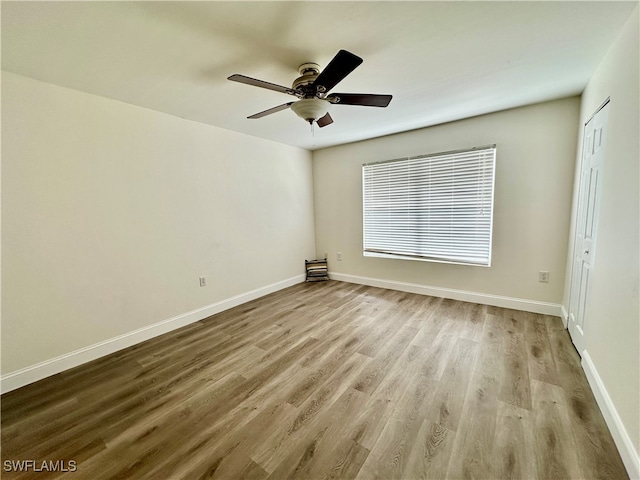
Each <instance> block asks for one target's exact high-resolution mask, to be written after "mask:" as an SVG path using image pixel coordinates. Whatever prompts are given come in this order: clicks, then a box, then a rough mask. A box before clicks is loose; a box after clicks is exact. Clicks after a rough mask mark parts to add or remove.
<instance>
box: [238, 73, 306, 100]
mask: <svg viewBox="0 0 640 480" xmlns="http://www.w3.org/2000/svg"><path fill="white" fill-rule="evenodd" d="M227 80H231V81H232V82H238V83H244V84H246V85H252V86H254V87H260V88H266V89H267V90H274V91H276V92H280V93H286V94H288V95H296V93H302V92H297V91H296V90H293V89H292V88H289V87H283V86H282V85H276V84H275V83H269V82H265V81H264V80H258V79H257V78H251V77H247V76H245V75H239V74H237V73H236V74H234V75H231V76H230V77H229V78H227Z"/></svg>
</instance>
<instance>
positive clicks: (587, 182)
mask: <svg viewBox="0 0 640 480" xmlns="http://www.w3.org/2000/svg"><path fill="white" fill-rule="evenodd" d="M608 115H609V103H606V104H605V105H604V107H602V108H601V109H600V110H599V111H598V112H597V113H596V114H595V115H594V116H593V117H591V120H589V122H587V124H586V125H585V128H584V143H583V148H582V165H581V168H580V185H579V189H580V190H579V192H578V213H577V215H578V216H577V219H576V230H575V237H574V252H573V266H572V273H571V286H570V288H571V290H570V300H569V325H568V328H569V333H570V335H571V339H572V340H573V344H574V345H575V347H576V349H577V350H578V353H579V354H580V356H582V351H583V350H584V332H585V329H586V328H588V326H587V325H585V316H586V307H587V298H588V296H589V281H590V277H591V271H592V269H593V267H594V260H595V254H596V250H595V249H596V237H595V235H596V229H597V227H598V204H599V202H600V191H601V186H602V167H603V164H604V154H605V140H606V133H607V117H608Z"/></svg>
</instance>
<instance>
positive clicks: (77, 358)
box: [0, 275, 305, 393]
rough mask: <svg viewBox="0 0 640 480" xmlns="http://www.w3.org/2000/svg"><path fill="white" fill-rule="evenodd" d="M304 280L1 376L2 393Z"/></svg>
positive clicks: (285, 282) (233, 299) (301, 277)
mask: <svg viewBox="0 0 640 480" xmlns="http://www.w3.org/2000/svg"><path fill="white" fill-rule="evenodd" d="M304 280H305V275H297V276H295V277H291V278H288V279H286V280H282V281H280V282H276V283H273V284H271V285H267V286H265V287H261V288H258V289H255V290H251V291H249V292H245V293H242V294H240V295H236V296H234V297H231V298H228V299H226V300H222V301H219V302H216V303H212V304H211V305H207V306H205V307H202V308H198V309H196V310H192V311H190V312H187V313H183V314H181V315H178V316H175V317H173V318H169V319H167V320H163V321H161V322H158V323H154V324H153V325H149V326H146V327H143V328H139V329H138V330H134V331H132V332H128V333H125V334H123V335H119V336H117V337H114V338H110V339H108V340H105V341H102V342H99V343H96V344H94V345H90V346H88V347H84V348H81V349H79V350H75V351H73V352H70V353H66V354H64V355H60V356H59V357H55V358H52V359H50V360H46V361H44V362H40V363H37V364H35V365H32V366H29V367H26V368H22V369H20V370H17V371H15V372H12V373H9V374H7V375H4V376H2V377H0V393H6V392H10V391H11V390H15V389H17V388H20V387H23V386H25V385H28V384H30V383H33V382H37V381H38V380H42V379H43V378H46V377H50V376H51V375H55V374H57V373H60V372H63V371H65V370H69V369H70V368H74V367H77V366H79V365H82V364H84V363H87V362H90V361H92V360H96V359H98V358H100V357H104V356H105V355H110V354H112V353H115V352H117V351H119V350H122V349H124V348H128V347H131V346H133V345H136V344H138V343H141V342H144V341H146V340H150V339H151V338H154V337H157V336H159V335H163V334H165V333H168V332H171V331H173V330H176V329H178V328H181V327H184V326H185V325H189V324H190V323H194V322H198V321H200V320H202V319H205V318H207V317H210V316H211V315H215V314H216V313H220V312H223V311H225V310H228V309H230V308H233V307H236V306H238V305H242V304H243V303H247V302H249V301H251V300H255V299H256V298H260V297H263V296H265V295H268V294H270V293H273V292H277V291H278V290H282V289H283V288H287V287H290V286H293V285H296V284H298V283H301V282H304Z"/></svg>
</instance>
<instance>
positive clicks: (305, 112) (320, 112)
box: [291, 98, 331, 123]
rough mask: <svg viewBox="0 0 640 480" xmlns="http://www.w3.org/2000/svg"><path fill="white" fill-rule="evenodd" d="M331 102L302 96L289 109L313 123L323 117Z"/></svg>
mask: <svg viewBox="0 0 640 480" xmlns="http://www.w3.org/2000/svg"><path fill="white" fill-rule="evenodd" d="M330 106H331V104H330V103H329V102H328V101H327V100H323V99H321V98H303V99H302V100H298V101H297V102H295V103H294V104H292V105H291V110H293V112H294V113H295V114H296V115H298V116H299V117H300V118H302V119H303V120H305V121H307V122H309V123H313V122H315V121H317V120H318V119H319V118H322V117H324V116H325V115H326V114H327V112H328V111H329V107H330Z"/></svg>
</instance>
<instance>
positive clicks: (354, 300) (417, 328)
mask: <svg viewBox="0 0 640 480" xmlns="http://www.w3.org/2000/svg"><path fill="white" fill-rule="evenodd" d="M1 408H2V461H3V466H4V465H5V463H4V462H5V460H23V459H34V460H36V461H37V462H41V461H43V460H53V461H55V460H67V461H68V460H75V461H76V462H77V471H76V472H73V473H66V474H62V475H61V474H60V473H56V474H47V473H33V472H30V473H22V474H17V473H7V472H6V471H5V472H2V473H3V478H7V479H13V478H21V479H22V478H37V479H45V478H68V479H92V480H100V479H116V478H117V479H147V478H148V479H161V480H169V479H205V478H229V479H243V478H247V479H284V478H301V479H352V478H357V479H369V478H380V479H394V478H398V479H426V478H431V479H459V478H460V479H462V478H465V479H466V478H469V479H515V478H522V479H544V480H550V479H563V480H564V479H612V480H620V479H625V478H628V477H627V475H626V473H625V470H624V467H623V464H622V462H621V460H620V456H619V455H618V452H617V450H616V448H615V446H614V443H613V440H612V438H611V435H610V433H609V431H608V429H607V427H606V425H605V422H604V420H603V418H602V415H601V413H600V411H599V410H598V407H597V405H596V402H595V400H594V397H593V395H592V393H591V390H590V389H589V386H588V384H587V380H586V378H585V376H584V374H583V371H582V369H581V367H580V362H579V358H578V355H577V353H576V352H575V350H574V349H573V347H572V345H571V342H570V340H569V337H568V334H567V332H566V330H564V329H563V327H562V323H561V321H560V319H559V318H557V317H550V316H543V315H536V314H531V313H525V312H520V311H514V310H506V309H501V308H495V307H487V306H482V305H476V304H470V303H464V302H458V301H453V300H443V299H439V298H434V297H427V296H420V295H412V294H407V293H402V292H396V291H390V290H383V289H378V288H372V287H365V286H359V285H354V284H348V283H340V282H334V281H330V282H323V283H317V284H300V285H296V286H294V287H291V288H288V289H285V290H282V291H280V292H277V293H275V294H272V295H269V296H267V297H263V298H261V299H258V300H255V301H253V302H250V303H247V304H245V305H242V306H239V307H237V308H234V309H232V310H228V311H226V312H223V313H221V314H219V315H216V316H213V317H210V318H208V319H206V320H203V321H200V322H197V323H194V324H192V325H189V326H187V327H185V328H183V329H181V330H178V331H175V332H172V333H170V334H167V335H164V336H162V337H158V338H156V339H153V340H151V341H148V342H145V343H143V344H140V345H137V346H135V347H132V348H129V349H127V350H124V351H121V352H118V353H116V354H113V355H111V356H108V357H105V358H102V359H99V360H97V361H94V362H92V363H89V364H86V365H84V366H81V367H78V368H76V369H73V370H70V371H68V372H65V373H63V374H59V375H56V376H54V377H51V378H48V379H45V380H42V381H40V382H37V383H35V384H32V385H30V386H27V387H24V388H21V389H19V390H16V391H14V392H10V393H8V394H5V395H4V396H3V397H2V405H1Z"/></svg>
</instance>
